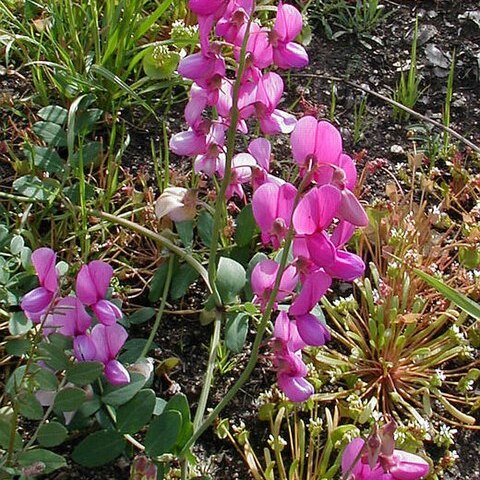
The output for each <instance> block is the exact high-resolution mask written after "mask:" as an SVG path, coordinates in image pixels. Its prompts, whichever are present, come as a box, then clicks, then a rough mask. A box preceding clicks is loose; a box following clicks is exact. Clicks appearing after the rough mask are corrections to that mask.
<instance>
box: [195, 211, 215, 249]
mask: <svg viewBox="0 0 480 480" xmlns="http://www.w3.org/2000/svg"><path fill="white" fill-rule="evenodd" d="M197 230H198V234H199V236H200V240H201V241H202V242H203V244H204V245H205V246H206V247H209V246H210V242H211V241H212V234H213V217H212V216H211V215H210V214H209V213H208V212H206V211H205V210H203V211H202V212H201V213H200V215H199V216H198V220H197Z"/></svg>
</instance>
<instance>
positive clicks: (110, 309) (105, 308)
mask: <svg viewBox="0 0 480 480" xmlns="http://www.w3.org/2000/svg"><path fill="white" fill-rule="evenodd" d="M92 310H93V312H94V313H95V316H96V317H97V319H98V321H99V322H100V323H103V324H104V325H113V324H114V323H115V322H116V321H117V320H118V319H119V318H122V311H121V310H120V309H119V308H118V307H117V306H116V305H115V304H114V303H112V302H110V301H109V300H99V301H98V302H97V303H95V304H94V305H92Z"/></svg>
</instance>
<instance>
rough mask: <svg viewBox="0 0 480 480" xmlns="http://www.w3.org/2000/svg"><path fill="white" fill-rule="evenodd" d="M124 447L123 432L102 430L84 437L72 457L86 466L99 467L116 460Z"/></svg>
mask: <svg viewBox="0 0 480 480" xmlns="http://www.w3.org/2000/svg"><path fill="white" fill-rule="evenodd" d="M124 448H125V440H124V438H123V435H122V434H120V433H119V432H115V431H113V430H100V431H99V432H94V433H91V434H90V435H88V436H87V437H86V438H84V439H83V440H82V441H81V442H80V443H79V444H78V445H77V446H76V447H75V449H74V450H73V453H72V458H73V460H75V462H77V463H79V464H80V465H83V466H84V467H98V466H100V465H104V464H106V463H109V462H111V461H112V460H115V459H116V458H117V457H118V456H119V455H120V454H121V453H122V452H123V449H124Z"/></svg>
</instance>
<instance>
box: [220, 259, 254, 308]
mask: <svg viewBox="0 0 480 480" xmlns="http://www.w3.org/2000/svg"><path fill="white" fill-rule="evenodd" d="M246 280H247V276H246V272H245V269H244V268H243V267H242V266H241V265H240V264H239V263H238V262H236V261H235V260H232V259H231V258H228V257H221V258H220V261H219V262H218V270H217V288H218V293H219V294H220V296H221V297H222V300H223V303H233V302H235V301H236V300H237V295H238V294H239V293H240V291H241V290H242V288H243V287H244V286H245V282H246Z"/></svg>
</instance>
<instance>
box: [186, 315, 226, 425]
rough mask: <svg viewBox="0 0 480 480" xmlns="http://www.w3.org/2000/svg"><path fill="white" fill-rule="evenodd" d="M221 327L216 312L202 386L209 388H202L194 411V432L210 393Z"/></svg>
mask: <svg viewBox="0 0 480 480" xmlns="http://www.w3.org/2000/svg"><path fill="white" fill-rule="evenodd" d="M221 326H222V314H221V313H220V312H218V311H217V312H216V314H215V323H214V326H213V335H212V339H211V342H210V353H209V356H208V364H207V371H206V372H205V378H204V381H203V384H204V385H208V386H209V388H208V389H207V388H202V392H201V393H200V398H199V400H198V406H197V410H196V411H195V418H194V420H193V430H194V431H196V430H198V428H199V427H200V425H201V424H202V422H203V416H204V413H205V409H206V407H207V401H208V395H209V393H210V387H211V385H212V380H213V372H214V370H215V361H216V358H217V348H218V344H219V343H220V329H221Z"/></svg>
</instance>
